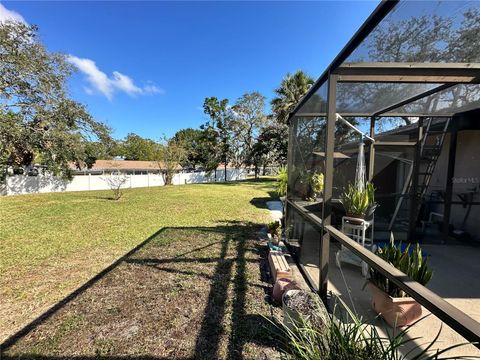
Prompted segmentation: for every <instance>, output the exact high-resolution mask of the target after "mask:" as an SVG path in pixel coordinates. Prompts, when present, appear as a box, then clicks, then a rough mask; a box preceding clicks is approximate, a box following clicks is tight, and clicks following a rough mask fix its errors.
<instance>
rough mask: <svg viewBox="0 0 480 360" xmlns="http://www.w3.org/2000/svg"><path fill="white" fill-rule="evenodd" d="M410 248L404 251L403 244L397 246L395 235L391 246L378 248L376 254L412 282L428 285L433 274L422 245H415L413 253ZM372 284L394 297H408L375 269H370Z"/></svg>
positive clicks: (391, 238)
mask: <svg viewBox="0 0 480 360" xmlns="http://www.w3.org/2000/svg"><path fill="white" fill-rule="evenodd" d="M410 246H411V245H410V244H409V245H408V246H407V247H406V248H405V249H404V250H403V251H402V249H401V248H402V246H401V243H400V244H399V245H395V243H394V239H393V235H391V236H390V242H389V244H388V245H387V246H385V247H382V248H378V249H377V250H376V251H375V254H376V255H377V256H379V257H380V258H382V259H383V260H385V261H386V262H388V263H390V264H391V265H392V266H394V267H396V268H397V269H398V270H400V271H402V272H403V273H405V274H407V275H408V276H409V277H410V278H411V279H412V280H415V281H416V282H419V283H420V284H422V285H426V284H427V283H428V282H429V281H430V280H431V278H432V275H433V272H432V271H431V270H429V268H428V260H427V258H426V257H424V256H423V254H422V249H421V247H420V245H419V244H415V245H414V247H413V249H412V251H410ZM370 282H372V283H373V284H374V285H375V286H377V287H378V288H379V289H381V290H383V291H385V292H386V293H387V294H388V295H390V296H392V297H406V296H408V295H407V294H406V293H405V292H404V291H403V290H402V289H400V288H399V287H398V286H396V285H395V284H394V283H392V282H391V281H390V280H389V279H387V278H386V277H385V276H383V275H382V274H380V273H379V272H378V271H377V270H375V269H373V268H371V269H370Z"/></svg>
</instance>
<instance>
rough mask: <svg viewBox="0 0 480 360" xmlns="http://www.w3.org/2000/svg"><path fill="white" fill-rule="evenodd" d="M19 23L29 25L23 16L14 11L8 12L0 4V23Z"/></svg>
mask: <svg viewBox="0 0 480 360" xmlns="http://www.w3.org/2000/svg"><path fill="white" fill-rule="evenodd" d="M8 20H10V21H19V22H23V23H25V24H26V23H27V22H26V21H25V19H24V18H23V16H22V15H20V14H19V13H17V12H16V11H13V10H8V9H7V8H6V7H5V6H3V5H2V4H0V23H1V22H5V21H8Z"/></svg>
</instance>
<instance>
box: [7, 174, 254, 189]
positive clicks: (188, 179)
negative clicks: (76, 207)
mask: <svg viewBox="0 0 480 360" xmlns="http://www.w3.org/2000/svg"><path fill="white" fill-rule="evenodd" d="M124 176H125V180H126V181H125V183H124V184H123V185H122V188H124V189H127V188H141V187H153V186H163V185H165V184H164V181H163V177H162V176H161V175H157V174H147V175H124ZM246 176H247V171H246V170H245V169H227V181H237V180H243V179H245V178H246ZM108 177H109V176H108V175H105V176H104V175H76V176H74V177H73V179H72V180H71V181H68V180H63V179H61V178H58V177H54V176H47V175H38V176H24V175H15V176H9V177H8V178H7V180H6V186H5V189H4V193H5V194H6V195H19V194H31V193H49V192H62V191H91V190H109V189H110V187H109V185H108V184H107V181H106V179H107V178H108ZM215 181H217V182H223V181H224V171H223V170H217V176H216V179H215V174H211V175H209V176H208V175H207V174H206V173H205V172H194V173H193V172H192V173H179V174H175V176H174V178H173V184H174V185H183V184H197V183H209V182H215Z"/></svg>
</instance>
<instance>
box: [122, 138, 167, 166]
mask: <svg viewBox="0 0 480 360" xmlns="http://www.w3.org/2000/svg"><path fill="white" fill-rule="evenodd" d="M158 150H159V149H158V144H157V143H156V142H155V141H153V140H151V139H145V138H142V137H141V136H139V135H137V134H134V133H129V134H128V135H127V137H126V138H125V140H123V141H122V143H121V145H120V152H121V154H120V155H122V156H124V157H125V160H144V161H154V160H155V159H156V157H157V152H158Z"/></svg>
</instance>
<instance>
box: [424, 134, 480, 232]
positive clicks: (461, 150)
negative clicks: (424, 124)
mask: <svg viewBox="0 0 480 360" xmlns="http://www.w3.org/2000/svg"><path fill="white" fill-rule="evenodd" d="M449 145H450V134H447V136H446V137H445V142H444V145H443V148H442V152H441V154H440V157H439V158H438V161H437V164H436V166H435V170H434V172H433V175H432V179H431V182H430V186H429V189H428V191H427V193H428V194H431V193H432V192H433V191H435V190H438V191H445V186H446V181H447V179H446V177H447V164H448V153H449V148H450V146H449ZM453 182H454V184H453V199H452V200H453V201H460V198H459V197H458V194H465V193H467V192H469V191H472V190H476V192H474V193H473V201H477V202H479V201H480V189H479V187H480V130H463V131H459V133H458V139H457V154H456V159H455V176H454V179H453ZM429 210H430V211H436V212H439V213H443V205H431V208H430V209H429ZM466 212H467V208H464V207H463V206H462V205H452V212H451V221H450V223H451V224H453V226H454V227H455V228H456V229H459V228H460V227H461V225H462V222H463V220H464V218H465V214H466ZM465 230H466V231H467V232H468V233H469V234H470V235H471V236H472V237H474V238H475V239H477V240H480V205H474V206H472V209H471V211H470V214H469V216H468V219H467V222H466V226H465Z"/></svg>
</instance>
